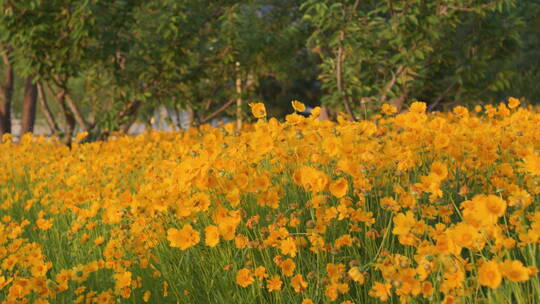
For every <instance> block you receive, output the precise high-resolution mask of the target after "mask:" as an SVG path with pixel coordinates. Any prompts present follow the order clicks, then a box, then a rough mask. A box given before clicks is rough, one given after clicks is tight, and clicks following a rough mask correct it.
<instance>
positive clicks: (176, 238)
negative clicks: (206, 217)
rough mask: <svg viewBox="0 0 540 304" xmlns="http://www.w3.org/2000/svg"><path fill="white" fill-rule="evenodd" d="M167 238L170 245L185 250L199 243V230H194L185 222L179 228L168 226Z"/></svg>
mask: <svg viewBox="0 0 540 304" xmlns="http://www.w3.org/2000/svg"><path fill="white" fill-rule="evenodd" d="M167 240H169V242H170V245H171V247H176V248H180V250H186V249H188V248H190V247H193V246H195V245H197V244H198V243H199V240H200V237H199V232H198V231H196V230H194V229H193V228H192V227H191V225H189V224H187V225H184V227H183V228H182V229H180V230H178V229H175V228H170V229H169V230H167Z"/></svg>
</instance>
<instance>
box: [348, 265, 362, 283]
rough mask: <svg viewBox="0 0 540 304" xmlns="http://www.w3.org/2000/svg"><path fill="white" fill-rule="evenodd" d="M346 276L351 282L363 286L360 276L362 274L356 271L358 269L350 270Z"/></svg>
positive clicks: (358, 270)
mask: <svg viewBox="0 0 540 304" xmlns="http://www.w3.org/2000/svg"><path fill="white" fill-rule="evenodd" d="M348 274H349V277H351V279H352V280H353V281H355V282H357V283H358V284H364V280H365V278H364V275H363V274H362V272H360V269H358V267H353V268H351V269H350V270H349V272H348Z"/></svg>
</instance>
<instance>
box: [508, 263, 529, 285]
mask: <svg viewBox="0 0 540 304" xmlns="http://www.w3.org/2000/svg"><path fill="white" fill-rule="evenodd" d="M501 271H502V274H503V275H504V277H506V278H508V279H509V280H510V281H512V282H525V281H527V280H528V279H529V269H528V268H527V267H525V266H523V263H521V261H519V260H514V261H510V260H506V261H504V262H503V263H502V264H501Z"/></svg>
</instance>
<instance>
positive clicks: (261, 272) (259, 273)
mask: <svg viewBox="0 0 540 304" xmlns="http://www.w3.org/2000/svg"><path fill="white" fill-rule="evenodd" d="M255 276H256V277H257V279H258V280H259V281H262V280H263V279H264V278H266V277H268V274H266V268H265V267H264V266H259V267H257V268H255Z"/></svg>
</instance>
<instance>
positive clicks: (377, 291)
mask: <svg viewBox="0 0 540 304" xmlns="http://www.w3.org/2000/svg"><path fill="white" fill-rule="evenodd" d="M390 288H391V285H390V283H380V282H375V285H373V288H372V289H371V290H370V291H369V295H370V296H372V297H375V298H379V300H381V301H382V302H386V301H388V297H389V296H390Z"/></svg>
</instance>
